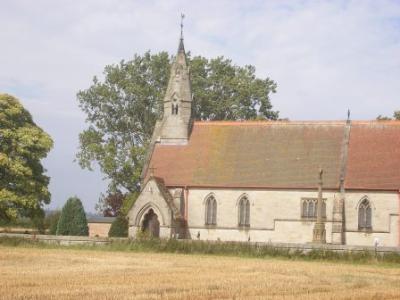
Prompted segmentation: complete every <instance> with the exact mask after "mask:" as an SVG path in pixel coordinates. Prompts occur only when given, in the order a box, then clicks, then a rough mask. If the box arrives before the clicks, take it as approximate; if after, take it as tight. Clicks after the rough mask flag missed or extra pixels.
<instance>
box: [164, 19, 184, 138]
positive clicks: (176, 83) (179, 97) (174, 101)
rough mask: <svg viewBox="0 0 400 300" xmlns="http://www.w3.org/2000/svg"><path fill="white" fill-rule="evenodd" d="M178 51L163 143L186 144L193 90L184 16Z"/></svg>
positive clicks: (166, 104) (166, 105)
mask: <svg viewBox="0 0 400 300" xmlns="http://www.w3.org/2000/svg"><path fill="white" fill-rule="evenodd" d="M184 17H185V15H184V14H181V25H180V26H181V35H180V39H179V46H178V53H177V54H176V57H175V60H174V62H173V64H172V66H171V73H170V77H169V81H168V86H167V91H166V93H165V97H164V113H163V119H162V124H161V134H160V142H161V143H162V144H186V143H187V141H188V138H189V127H190V123H191V117H192V90H191V82H190V73H189V66H188V65H187V61H186V54H185V47H184V44H183V18H184Z"/></svg>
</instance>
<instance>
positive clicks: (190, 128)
mask: <svg viewBox="0 0 400 300" xmlns="http://www.w3.org/2000/svg"><path fill="white" fill-rule="evenodd" d="M192 105H193V96H192V91H191V82H190V72H189V68H188V65H187V61H186V55H185V49H184V44H183V39H182V38H181V39H180V43H179V47H178V53H177V55H176V58H175V61H174V63H173V65H172V68H171V74H170V78H169V83H168V87H167V90H166V94H165V98H164V112H163V116H162V119H160V120H158V121H157V123H156V125H155V129H154V132H153V136H152V140H151V145H150V147H149V150H148V153H147V159H146V162H145V166H144V168H143V173H142V181H143V182H142V190H141V193H140V195H139V197H138V198H137V200H136V202H135V203H134V205H133V207H132V208H131V210H130V212H129V214H128V217H129V236H130V237H135V236H136V235H137V234H139V233H140V232H147V233H148V234H150V235H153V236H155V237H160V238H177V239H181V238H182V239H196V240H197V239H200V240H221V241H251V242H271V243H275V242H276V243H310V242H319V243H332V244H347V245H365V246H372V245H374V243H379V245H381V246H400V222H399V211H400V122H399V121H351V120H344V121H301V122H298V121H195V120H193V117H192Z"/></svg>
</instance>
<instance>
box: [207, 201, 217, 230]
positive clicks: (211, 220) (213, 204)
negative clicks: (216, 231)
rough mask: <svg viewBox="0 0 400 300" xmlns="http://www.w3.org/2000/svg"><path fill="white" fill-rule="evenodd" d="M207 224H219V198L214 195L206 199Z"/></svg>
mask: <svg viewBox="0 0 400 300" xmlns="http://www.w3.org/2000/svg"><path fill="white" fill-rule="evenodd" d="M206 225H217V200H215V197H214V196H209V197H208V198H207V200H206Z"/></svg>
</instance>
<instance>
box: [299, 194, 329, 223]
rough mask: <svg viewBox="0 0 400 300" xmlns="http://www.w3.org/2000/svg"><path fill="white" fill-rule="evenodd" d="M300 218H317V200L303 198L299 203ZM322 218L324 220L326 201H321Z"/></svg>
mask: <svg viewBox="0 0 400 300" xmlns="http://www.w3.org/2000/svg"><path fill="white" fill-rule="evenodd" d="M301 217H302V218H308V219H315V218H316V217H317V199H316V198H304V199H302V202H301ZM322 217H323V218H326V199H322Z"/></svg>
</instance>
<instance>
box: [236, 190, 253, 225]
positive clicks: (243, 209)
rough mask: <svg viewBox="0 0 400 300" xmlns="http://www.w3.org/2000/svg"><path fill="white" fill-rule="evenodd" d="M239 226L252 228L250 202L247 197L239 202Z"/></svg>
mask: <svg viewBox="0 0 400 300" xmlns="http://www.w3.org/2000/svg"><path fill="white" fill-rule="evenodd" d="M239 226H250V201H249V199H247V197H246V196H244V197H242V198H241V199H240V201H239Z"/></svg>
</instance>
